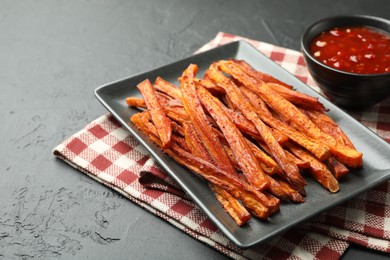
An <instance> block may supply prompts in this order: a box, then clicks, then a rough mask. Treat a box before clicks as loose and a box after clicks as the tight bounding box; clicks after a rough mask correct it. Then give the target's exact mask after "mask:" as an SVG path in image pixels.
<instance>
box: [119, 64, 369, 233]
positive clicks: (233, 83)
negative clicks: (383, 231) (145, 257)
mask: <svg viewBox="0 0 390 260" xmlns="http://www.w3.org/2000/svg"><path fill="white" fill-rule="evenodd" d="M197 70H198V67H197V65H195V64H191V65H189V66H188V68H187V69H186V70H185V71H184V72H183V73H182V76H181V77H180V78H179V81H180V87H176V86H175V85H173V84H171V83H169V82H167V81H165V80H164V79H162V78H161V77H158V78H157V79H156V80H155V82H154V84H153V85H152V83H151V82H150V81H149V80H148V79H146V80H144V81H143V82H141V83H139V84H138V89H139V91H140V92H141V94H142V96H143V99H142V98H137V97H128V98H127V99H126V102H127V104H128V105H129V106H132V107H138V108H140V112H139V113H136V114H134V115H133V116H132V117H131V119H130V120H131V122H133V123H134V124H135V125H136V126H137V128H138V129H140V130H141V131H142V132H143V133H144V134H145V135H146V136H148V137H149V138H150V139H151V140H152V141H153V142H154V143H156V144H157V145H158V146H159V147H161V149H162V150H163V151H164V152H166V153H167V154H168V155H169V156H171V157H172V158H173V159H174V160H176V161H177V162H178V163H180V164H182V165H184V166H186V167H187V168H189V169H190V170H192V171H193V172H195V173H197V174H198V175H200V176H202V177H203V178H204V179H206V180H207V181H208V183H209V184H210V188H211V190H212V191H213V192H214V194H215V196H216V198H217V200H218V201H219V202H220V203H221V205H222V206H223V208H224V209H225V210H226V211H227V212H228V213H229V214H230V215H231V217H232V218H233V219H234V220H235V222H236V223H237V224H238V225H243V224H245V223H246V222H248V221H249V220H250V217H251V214H252V215H253V216H256V217H258V218H260V219H267V217H269V216H270V215H272V214H274V213H275V212H277V211H279V208H280V200H286V201H291V202H295V203H302V202H304V197H305V195H306V194H305V185H306V184H307V183H306V180H305V178H304V177H303V176H305V175H308V174H309V175H311V176H312V177H313V178H314V179H315V180H317V181H318V182H319V183H320V184H321V185H322V186H323V187H324V188H326V189H327V190H329V191H330V192H332V193H334V192H337V191H338V190H339V184H338V179H339V178H341V177H342V176H344V175H345V174H347V173H348V172H349V168H357V167H361V166H362V164H363V160H362V156H363V155H362V153H360V152H359V151H357V150H356V149H355V147H354V146H353V144H352V142H351V141H350V140H349V138H348V137H347V135H346V134H345V133H344V132H343V131H342V130H341V129H340V127H339V126H338V125H337V124H336V123H335V122H334V121H333V120H332V119H331V118H330V117H329V116H328V115H327V114H326V113H325V112H326V108H325V107H324V106H323V104H322V103H320V102H319V101H318V100H317V99H316V98H313V97H311V96H309V95H306V94H303V93H299V92H297V91H295V90H293V88H292V87H291V86H289V85H287V84H285V83H283V82H281V81H279V80H277V79H276V78H274V77H272V76H270V75H267V74H264V73H262V72H259V71H256V70H255V69H253V67H251V66H250V65H249V64H248V63H246V62H245V61H241V60H233V59H231V60H221V61H217V62H214V63H213V64H211V65H210V67H209V68H208V69H207V71H206V72H205V75H204V77H203V78H202V79H201V78H197V77H196V73H197ZM305 177H306V176H305Z"/></svg>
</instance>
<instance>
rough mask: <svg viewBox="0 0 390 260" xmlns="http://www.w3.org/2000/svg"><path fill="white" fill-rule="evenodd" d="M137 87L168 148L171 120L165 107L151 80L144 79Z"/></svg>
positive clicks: (163, 144) (163, 142)
mask: <svg viewBox="0 0 390 260" xmlns="http://www.w3.org/2000/svg"><path fill="white" fill-rule="evenodd" d="M137 87H138V89H139V91H140V92H141V94H142V96H143V97H144V99H145V103H146V106H147V107H148V109H149V110H150V115H151V117H152V121H153V123H154V125H155V126H156V128H157V132H158V134H159V136H160V138H161V141H162V147H163V148H166V147H168V146H169V145H170V143H171V135H172V126H171V121H170V120H169V119H168V117H167V116H166V114H165V112H164V110H163V108H162V107H161V105H160V102H159V101H158V98H157V95H156V93H155V92H154V89H153V87H152V84H151V83H150V81H149V80H144V81H142V82H141V83H140V84H138V85H137Z"/></svg>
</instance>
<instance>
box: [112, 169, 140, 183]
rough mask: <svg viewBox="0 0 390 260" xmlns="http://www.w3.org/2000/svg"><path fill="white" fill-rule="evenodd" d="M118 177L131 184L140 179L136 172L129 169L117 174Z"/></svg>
mask: <svg viewBox="0 0 390 260" xmlns="http://www.w3.org/2000/svg"><path fill="white" fill-rule="evenodd" d="M117 179H119V180H121V181H123V182H124V183H126V184H128V185H130V184H131V183H133V182H134V181H135V180H137V179H138V176H137V175H136V174H134V173H133V172H131V171H129V170H124V171H123V172H122V173H120V174H119V175H118V176H117Z"/></svg>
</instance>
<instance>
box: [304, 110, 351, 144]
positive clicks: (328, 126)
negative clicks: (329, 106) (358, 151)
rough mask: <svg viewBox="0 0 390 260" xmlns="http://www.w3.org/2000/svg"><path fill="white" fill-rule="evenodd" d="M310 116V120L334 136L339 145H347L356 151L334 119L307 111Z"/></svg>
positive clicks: (320, 113) (316, 112)
mask: <svg viewBox="0 0 390 260" xmlns="http://www.w3.org/2000/svg"><path fill="white" fill-rule="evenodd" d="M304 112H306V114H307V115H308V116H309V118H310V120H311V121H313V123H314V124H315V125H316V126H318V127H319V128H320V129H321V131H323V132H324V133H327V134H328V135H330V136H332V137H333V138H334V139H335V140H336V143H337V144H338V145H345V146H347V147H349V148H352V149H355V146H354V145H353V143H352V142H351V140H350V139H349V138H348V136H347V135H346V134H345V133H344V132H343V130H341V128H340V127H339V125H337V124H336V122H335V121H333V119H332V118H331V117H330V116H328V115H327V114H325V113H323V112H319V111H315V110H310V109H306V110H304Z"/></svg>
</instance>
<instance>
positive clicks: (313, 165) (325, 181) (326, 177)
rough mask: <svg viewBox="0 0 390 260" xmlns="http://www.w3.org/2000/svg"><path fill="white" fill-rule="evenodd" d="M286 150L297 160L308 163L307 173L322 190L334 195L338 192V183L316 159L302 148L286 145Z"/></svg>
mask: <svg viewBox="0 0 390 260" xmlns="http://www.w3.org/2000/svg"><path fill="white" fill-rule="evenodd" d="M287 147H288V149H289V150H290V151H291V152H292V153H293V154H294V155H296V156H297V157H298V158H301V159H302V160H304V161H308V162H309V163H310V167H309V168H308V169H307V171H308V172H309V173H310V174H311V175H312V176H313V178H314V179H316V180H317V181H318V182H319V183H320V184H321V185H322V186H323V187H324V188H326V189H327V190H329V191H330V192H332V193H335V192H337V191H338V190H339V183H338V181H337V180H336V178H335V177H334V176H333V174H332V173H331V172H330V171H329V170H328V168H327V167H326V165H325V164H324V163H322V162H320V161H318V160H317V159H316V158H314V157H313V156H311V155H310V154H309V153H307V152H306V151H305V150H303V149H302V148H300V147H298V146H296V145H293V144H291V143H290V144H287Z"/></svg>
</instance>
